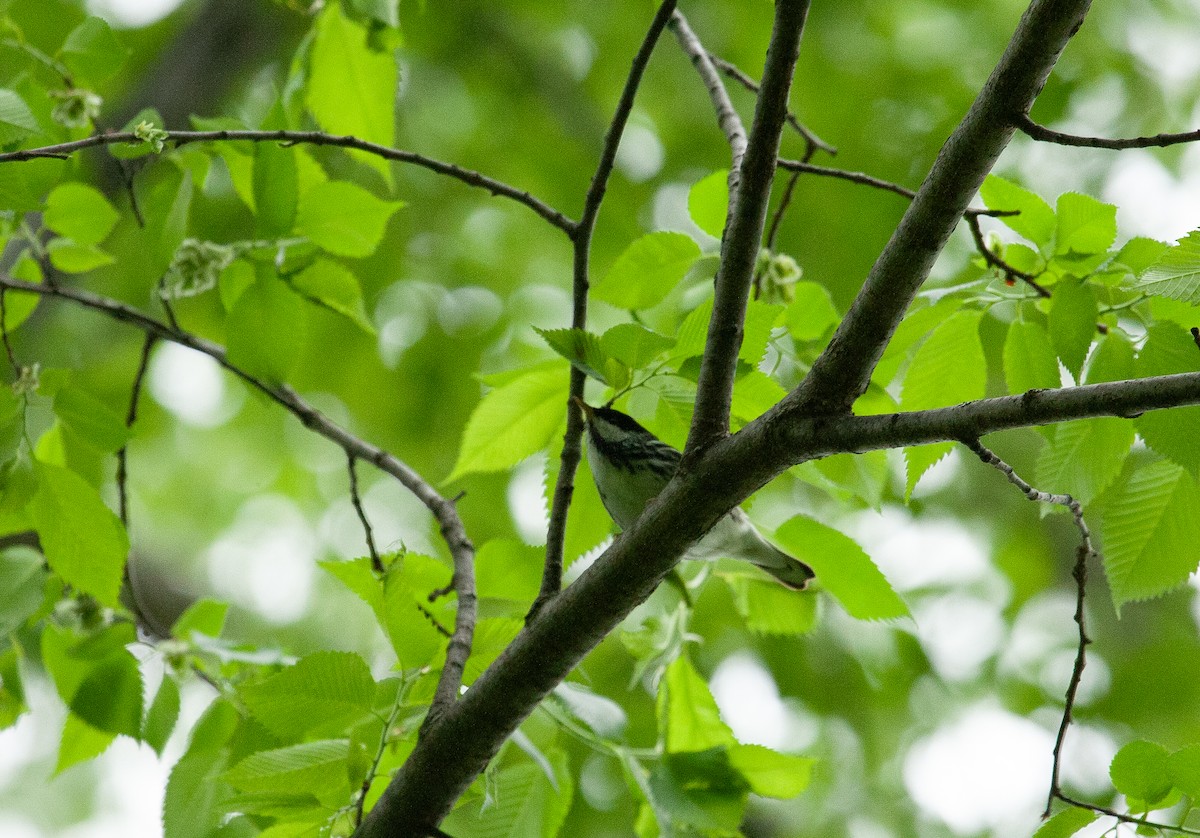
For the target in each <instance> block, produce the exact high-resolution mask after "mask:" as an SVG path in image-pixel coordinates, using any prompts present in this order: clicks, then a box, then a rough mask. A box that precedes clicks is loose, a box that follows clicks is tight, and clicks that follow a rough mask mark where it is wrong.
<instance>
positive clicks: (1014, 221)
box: [979, 175, 1054, 248]
mask: <svg viewBox="0 0 1200 838" xmlns="http://www.w3.org/2000/svg"><path fill="white" fill-rule="evenodd" d="M979 194H980V197H982V198H983V202H984V203H985V204H986V205H987V208H988V209H991V210H1007V211H1014V210H1015V211H1016V212H1017V214H1016V215H1005V216H1001V217H1000V221H1001V222H1002V223H1003V224H1005V225H1006V226H1007V227H1008V228H1009V229H1011V230H1012V231H1013V232H1015V233H1019V234H1020V235H1022V236H1024V237H1025V238H1027V239H1029V241H1031V242H1033V243H1034V244H1036V245H1038V247H1039V248H1041V247H1045V246H1046V245H1048V244H1050V238H1051V236H1053V235H1054V210H1052V209H1050V205H1049V204H1048V203H1046V201H1045V200H1043V199H1042V197H1041V196H1039V195H1036V194H1034V193H1033V192H1030V191H1029V190H1028V189H1024V188H1022V187H1020V186H1017V185H1016V184H1015V183H1013V182H1011V181H1008V180H1005V179H1004V178H1001V177H996V176H995V175H988V177H987V179H986V180H985V181H984V182H983V186H982V187H980V189H979Z"/></svg>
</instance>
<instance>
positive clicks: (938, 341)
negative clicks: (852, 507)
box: [900, 311, 987, 497]
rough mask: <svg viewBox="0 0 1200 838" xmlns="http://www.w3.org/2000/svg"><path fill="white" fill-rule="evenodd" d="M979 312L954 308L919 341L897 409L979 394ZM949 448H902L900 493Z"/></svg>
mask: <svg viewBox="0 0 1200 838" xmlns="http://www.w3.org/2000/svg"><path fill="white" fill-rule="evenodd" d="M982 316H983V315H982V312H978V311H959V312H956V313H955V314H953V315H951V316H950V317H949V318H948V319H947V320H945V321H944V322H942V324H941V325H939V326H938V327H937V328H936V329H935V330H934V331H933V334H931V335H930V336H929V338H928V339H927V340H926V341H925V343H923V344H921V348H920V349H918V350H917V352H916V355H915V356H914V357H913V360H912V363H911V364H909V367H908V372H907V374H906V375H905V376H904V388H903V391H902V393H901V396H900V409H901V410H904V411H911V410H925V409H926V408H931V407H945V406H949V405H953V404H958V403H960V402H966V401H971V400H973V399H979V398H982V397H983V394H984V388H985V385H986V383H987V362H986V361H985V359H984V357H983V346H982V344H981V343H980V341H979V321H980V319H981V318H982ZM952 447H953V444H952V443H949V442H943V443H938V444H937V445H922V446H919V447H916V448H905V449H904V458H905V461H906V462H907V464H908V481H907V486H906V488H905V496H906V497H907V496H910V495H912V491H913V489H914V488H915V487H916V485H917V481H918V480H920V479H921V475H923V474H924V473H925V472H926V471H928V470H929V467H930V466H932V465H933V464H934V463H936V462H937V461H938V460H940V459H941V458H942V457H944V456H946V454H948V453H949V452H950V449H951V448H952Z"/></svg>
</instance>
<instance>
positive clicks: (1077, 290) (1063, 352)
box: [1050, 277, 1099, 380]
mask: <svg viewBox="0 0 1200 838" xmlns="http://www.w3.org/2000/svg"><path fill="white" fill-rule="evenodd" d="M1098 316H1099V309H1098V308H1097V306H1096V296H1095V294H1093V293H1092V289H1091V287H1090V286H1089V285H1087V284H1086V283H1084V282H1082V281H1081V280H1077V279H1074V278H1071V277H1067V278H1064V279H1063V280H1062V281H1061V282H1059V283H1058V284H1057V285H1056V286H1054V299H1053V300H1052V301H1051V303H1050V340H1051V342H1052V343H1053V344H1054V349H1055V351H1056V352H1057V353H1058V357H1059V358H1060V359H1061V360H1062V362H1063V366H1064V367H1066V368H1067V369H1068V370H1069V371H1070V372H1071V374H1072V375H1074V376H1075V378H1076V379H1077V380H1078V378H1079V372H1080V370H1082V369H1083V360H1084V358H1086V357H1087V353H1088V348H1089V347H1090V346H1091V345H1092V338H1094V337H1095V336H1096V318H1097V317H1098Z"/></svg>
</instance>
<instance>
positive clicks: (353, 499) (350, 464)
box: [346, 452, 384, 575]
mask: <svg viewBox="0 0 1200 838" xmlns="http://www.w3.org/2000/svg"><path fill="white" fill-rule="evenodd" d="M357 462H358V458H356V457H355V456H354V455H353V454H351V453H349V452H347V453H346V469H347V471H349V472H350V503H352V504H354V511H355V512H357V513H358V520H359V521H360V522H361V523H362V528H363V535H364V536H365V537H366V540H367V551H368V552H369V554H370V556H371V567H372V569H374V571H375V572H376V573H378V574H380V575H382V574H383V570H384V569H383V561H382V560H381V559H380V558H379V550H377V549H376V548H375V535H374V533H373V532H372V531H371V522H370V521H369V520H368V519H367V512H366V510H365V509H363V505H362V496H361V495H360V494H359V493H358V469H357V468H356V467H355V465H356V464H357Z"/></svg>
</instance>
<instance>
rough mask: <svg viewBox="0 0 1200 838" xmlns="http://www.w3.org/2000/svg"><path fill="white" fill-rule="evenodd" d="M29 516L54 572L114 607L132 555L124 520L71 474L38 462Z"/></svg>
mask: <svg viewBox="0 0 1200 838" xmlns="http://www.w3.org/2000/svg"><path fill="white" fill-rule="evenodd" d="M37 481H38V488H37V492H36V493H35V494H34V496H33V499H32V500H30V502H29V516H30V520H31V521H32V523H33V526H34V529H36V530H37V533H38V537H39V539H40V541H41V545H42V551H43V553H45V556H46V561H47V562H49V564H50V569H51V570H53V571H54V572H55V573H57V574H58V575H59V576H61V577H62V579H63V580H64V581H65V582H67V583H69V584H71V585H73V586H75V587H76V588H78V589H79V590H80V591H83V592H84V593H88V594H91V595H92V596H94V597H95V598H96V599H97V600H98V601H99V602H100V603H102V604H103V605H107V606H110V607H112V608H116V607H117V606H118V605H119V603H118V600H117V592H118V590H119V589H120V587H121V576H122V573H123V572H124V570H125V558H126V556H127V555H128V553H129V539H128V537H127V536H126V534H125V528H124V527H123V526H122V525H121V521H120V520H119V519H118V518H117V516H116V515H114V514H113V513H112V511H111V510H109V508H108V507H107V506H105V505H104V501H102V500H100V495H99V494H97V493H96V490H95V489H93V488H92V487H91V486H89V485H88V483H87V481H85V480H84V479H83V478H82V477H80V476H79V475H77V474H76V473H75V472H73V471H69V470H67V469H65V468H62V467H60V466H55V465H50V464H48V463H37Z"/></svg>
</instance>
